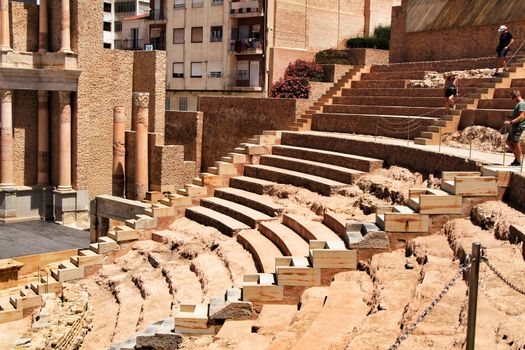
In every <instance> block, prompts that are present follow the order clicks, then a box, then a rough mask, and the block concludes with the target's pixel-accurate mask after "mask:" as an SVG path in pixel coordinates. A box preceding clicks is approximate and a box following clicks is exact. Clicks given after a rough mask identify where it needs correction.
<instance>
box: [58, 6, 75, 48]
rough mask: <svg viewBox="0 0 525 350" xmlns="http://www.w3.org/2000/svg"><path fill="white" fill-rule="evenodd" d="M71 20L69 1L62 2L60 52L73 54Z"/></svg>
mask: <svg viewBox="0 0 525 350" xmlns="http://www.w3.org/2000/svg"><path fill="white" fill-rule="evenodd" d="M70 26H71V25H70V19H69V0H62V26H61V28H62V33H61V37H62V39H61V42H60V45H61V47H60V51H62V52H72V51H71V28H70Z"/></svg>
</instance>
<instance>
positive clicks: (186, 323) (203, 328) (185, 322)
mask: <svg viewBox="0 0 525 350" xmlns="http://www.w3.org/2000/svg"><path fill="white" fill-rule="evenodd" d="M208 306H209V305H208V304H197V305H190V304H181V305H180V311H179V312H177V313H175V315H174V319H175V332H177V333H183V334H214V333H215V327H213V326H210V325H208Z"/></svg>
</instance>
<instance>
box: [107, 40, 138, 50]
mask: <svg viewBox="0 0 525 350" xmlns="http://www.w3.org/2000/svg"><path fill="white" fill-rule="evenodd" d="M114 48H115V49H116V50H144V40H142V39H123V40H115V42H114Z"/></svg>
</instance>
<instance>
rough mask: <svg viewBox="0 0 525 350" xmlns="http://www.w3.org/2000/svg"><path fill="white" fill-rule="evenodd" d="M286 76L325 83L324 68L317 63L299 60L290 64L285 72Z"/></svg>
mask: <svg viewBox="0 0 525 350" xmlns="http://www.w3.org/2000/svg"><path fill="white" fill-rule="evenodd" d="M284 76H285V77H286V76H292V77H303V78H306V79H308V80H310V81H323V78H324V71H323V67H321V66H320V65H318V64H316V63H315V62H308V61H304V60H297V61H295V62H293V63H290V64H289V65H288V67H287V68H286V71H285V72H284Z"/></svg>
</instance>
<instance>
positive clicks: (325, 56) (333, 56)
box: [315, 49, 354, 64]
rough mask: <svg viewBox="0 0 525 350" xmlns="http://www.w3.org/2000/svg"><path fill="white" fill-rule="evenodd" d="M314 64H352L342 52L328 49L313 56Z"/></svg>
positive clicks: (346, 54) (344, 52)
mask: <svg viewBox="0 0 525 350" xmlns="http://www.w3.org/2000/svg"><path fill="white" fill-rule="evenodd" d="M315 62H316V63H318V64H354V62H353V61H352V59H351V58H350V57H348V53H347V52H346V51H344V50H336V49H328V50H322V51H319V52H318V53H316V54H315Z"/></svg>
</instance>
